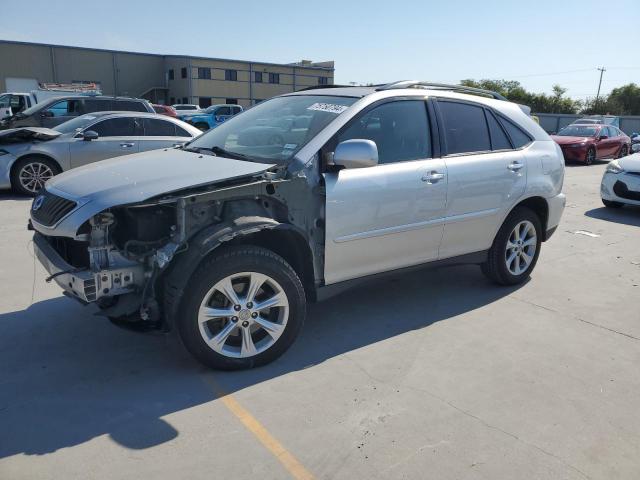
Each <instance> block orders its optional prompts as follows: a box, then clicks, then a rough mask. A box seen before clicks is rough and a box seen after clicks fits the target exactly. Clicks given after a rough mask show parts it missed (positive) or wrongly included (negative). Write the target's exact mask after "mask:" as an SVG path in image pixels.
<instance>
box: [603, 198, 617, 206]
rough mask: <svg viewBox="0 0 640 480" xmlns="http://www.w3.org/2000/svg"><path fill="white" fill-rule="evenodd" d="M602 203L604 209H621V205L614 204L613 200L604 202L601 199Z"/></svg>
mask: <svg viewBox="0 0 640 480" xmlns="http://www.w3.org/2000/svg"><path fill="white" fill-rule="evenodd" d="M602 203H603V204H604V206H605V207H607V208H622V203H620V202H616V201H613V200H605V199H604V198H603V199H602Z"/></svg>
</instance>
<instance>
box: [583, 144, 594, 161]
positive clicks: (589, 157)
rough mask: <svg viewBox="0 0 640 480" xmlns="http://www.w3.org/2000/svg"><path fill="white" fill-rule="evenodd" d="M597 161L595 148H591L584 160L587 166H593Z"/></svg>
mask: <svg viewBox="0 0 640 480" xmlns="http://www.w3.org/2000/svg"><path fill="white" fill-rule="evenodd" d="M595 161H596V149H595V148H593V147H589V149H588V150H587V154H586V156H585V158H584V163H585V165H593V162H595Z"/></svg>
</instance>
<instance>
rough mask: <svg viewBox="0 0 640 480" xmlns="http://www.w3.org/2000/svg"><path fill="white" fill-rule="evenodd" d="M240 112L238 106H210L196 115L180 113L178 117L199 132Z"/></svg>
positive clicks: (240, 108)
mask: <svg viewBox="0 0 640 480" xmlns="http://www.w3.org/2000/svg"><path fill="white" fill-rule="evenodd" d="M242 110H243V109H242V107H241V106H240V105H226V104H224V105H211V106H210V107H208V108H206V109H205V110H203V111H201V112H197V113H185V112H180V113H179V117H180V119H181V120H184V121H185V122H187V123H190V124H191V125H193V126H194V127H196V128H199V129H200V130H209V129H211V128H213V127H217V126H218V125H220V124H221V123H222V122H224V121H225V120H228V119H229V118H231V117H233V116H234V115H237V114H238V113H240V112H242Z"/></svg>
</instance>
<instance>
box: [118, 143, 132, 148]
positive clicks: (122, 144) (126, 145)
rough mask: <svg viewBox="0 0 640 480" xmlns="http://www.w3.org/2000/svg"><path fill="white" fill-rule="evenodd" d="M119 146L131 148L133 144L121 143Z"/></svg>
mask: <svg viewBox="0 0 640 480" xmlns="http://www.w3.org/2000/svg"><path fill="white" fill-rule="evenodd" d="M120 146H121V147H122V148H131V147H133V146H135V143H121V144H120Z"/></svg>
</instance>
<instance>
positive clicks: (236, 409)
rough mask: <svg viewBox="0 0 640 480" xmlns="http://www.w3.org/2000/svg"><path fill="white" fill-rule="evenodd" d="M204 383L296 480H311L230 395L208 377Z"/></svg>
mask: <svg viewBox="0 0 640 480" xmlns="http://www.w3.org/2000/svg"><path fill="white" fill-rule="evenodd" d="M204 381H205V382H206V383H207V385H209V386H210V387H211V388H212V389H213V391H214V393H215V394H216V395H217V396H218V398H219V399H220V400H222V403H223V404H224V406H225V407H227V409H228V410H229V411H230V412H231V413H233V414H234V415H235V416H236V418H237V419H238V420H240V421H241V422H242V424H243V425H244V426H245V427H246V428H247V430H249V431H250V432H251V433H253V435H254V436H255V437H256V438H257V439H258V440H259V441H260V443H262V445H264V447H265V448H266V449H267V450H269V451H270V452H271V454H272V455H273V456H274V457H276V458H277V459H278V461H279V462H280V463H281V464H282V465H283V466H284V468H286V469H287V471H288V472H289V473H290V474H291V476H292V477H293V478H295V479H296V480H313V478H314V476H313V475H312V474H311V472H309V470H307V469H306V468H305V467H304V465H302V464H301V463H300V462H299V461H298V459H296V457H294V456H293V455H292V454H291V453H290V452H289V451H288V450H287V449H286V448H284V446H283V445H282V444H281V443H280V442H279V441H278V440H276V438H275V437H274V436H273V435H271V434H270V433H269V432H268V431H267V429H266V428H264V426H263V425H262V424H261V423H260V422H259V421H258V420H256V419H255V417H254V416H253V415H251V414H250V413H249V412H248V411H247V410H246V409H245V408H244V407H243V406H242V405H240V403H238V401H237V400H236V399H235V398H234V397H233V395H231V394H227V393H226V392H224V391H223V390H222V389H221V388H220V386H219V385H218V384H217V383H216V382H215V380H213V379H212V378H211V377H210V376H207V375H205V376H204Z"/></svg>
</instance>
